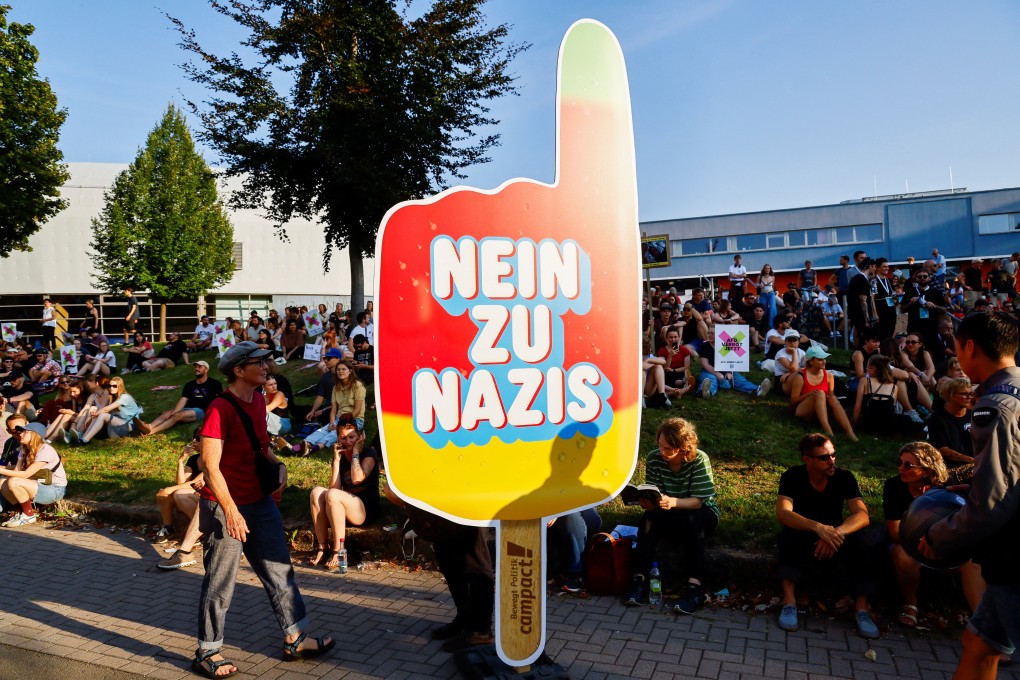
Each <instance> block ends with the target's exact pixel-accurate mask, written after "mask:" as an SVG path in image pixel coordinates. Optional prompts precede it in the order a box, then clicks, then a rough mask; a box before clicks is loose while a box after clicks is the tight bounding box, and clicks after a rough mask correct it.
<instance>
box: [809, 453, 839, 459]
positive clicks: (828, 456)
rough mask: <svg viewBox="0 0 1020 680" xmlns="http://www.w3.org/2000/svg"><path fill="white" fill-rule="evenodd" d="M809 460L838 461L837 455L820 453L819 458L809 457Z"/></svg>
mask: <svg viewBox="0 0 1020 680" xmlns="http://www.w3.org/2000/svg"><path fill="white" fill-rule="evenodd" d="M808 458H814V459H815V460H836V454H835V453H820V454H818V455H817V456H808Z"/></svg>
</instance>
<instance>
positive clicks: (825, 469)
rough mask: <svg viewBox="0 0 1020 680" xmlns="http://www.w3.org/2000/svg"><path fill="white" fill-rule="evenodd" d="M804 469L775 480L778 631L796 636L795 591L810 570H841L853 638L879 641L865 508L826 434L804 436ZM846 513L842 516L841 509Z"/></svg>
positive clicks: (801, 453) (801, 441)
mask: <svg viewBox="0 0 1020 680" xmlns="http://www.w3.org/2000/svg"><path fill="white" fill-rule="evenodd" d="M798 449H799V451H800V457H801V460H802V461H804V464H803V465H798V466H796V467H792V468H790V469H789V470H787V471H786V472H784V473H783V475H782V477H780V479H779V495H778V499H777V501H776V519H778V520H779V523H780V524H781V525H782V527H783V528H782V530H781V531H780V532H779V540H778V546H779V577H780V578H781V579H782V582H783V607H782V610H781V611H780V614H779V627H780V628H782V629H783V630H786V631H794V630H797V628H798V626H799V624H798V621H797V597H796V593H795V587H796V584H797V582H798V581H799V580H800V578H801V575H802V573H803V572H804V570H805V569H807V568H808V567H812V566H814V567H821V566H832V565H837V564H845V565H846V567H847V568H848V570H849V578H850V579H851V580H852V581H853V590H854V597H855V599H856V602H855V604H856V615H855V622H856V624H857V633H858V634H859V635H860V636H861V637H864V638H868V639H876V638H878V626H876V625H875V622H874V621H873V620H872V618H871V615H870V614H869V612H868V595H870V594H871V593H872V591H873V579H872V563H873V560H871V559H870V557H871V556H870V553H869V547H868V545H867V543H866V538H865V533H866V532H865V530H866V529H867V528H868V523H869V518H868V506H867V505H865V504H864V499H863V498H862V497H861V490H860V487H859V486H858V485H857V478H856V477H854V475H853V473H852V472H850V471H849V470H843V469H841V468H837V467H836V449H835V447H834V446H833V445H832V440H831V439H829V438H828V437H827V436H826V435H824V434H819V433H813V434H807V435H804V437H802V438H801V440H800V444H799V445H798ZM844 503H846V505H847V507H848V508H849V510H850V514H849V515H848V516H847V517H844V516H843V504H844Z"/></svg>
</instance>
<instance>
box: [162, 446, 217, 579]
mask: <svg viewBox="0 0 1020 680" xmlns="http://www.w3.org/2000/svg"><path fill="white" fill-rule="evenodd" d="M201 456H202V435H201V434H200V431H198V430H196V431H195V437H194V438H193V439H192V440H191V441H190V442H188V445H187V446H185V447H184V451H182V452H181V455H180V456H178V458H177V475H176V483H175V484H174V485H173V486H168V487H165V488H162V489H160V490H159V491H157V492H156V505H157V506H159V514H160V516H161V518H162V520H163V526H162V527H160V529H159V531H158V532H157V533H156V536H155V537H154V538H153V540H152V542H153V543H155V544H157V545H162V544H164V543H167V542H169V541H170V539H171V538H173V535H174V510H179V511H180V512H182V513H184V515H185V516H187V517H188V528H187V529H185V531H184V537H183V538H182V539H181V544H180V546H179V547H178V548H177V551H176V552H174V553H173V554H172V555H170V557H168V558H166V559H165V560H161V561H160V562H159V563H158V564H156V566H157V567H159V568H160V569H167V570H169V569H180V568H181V567H189V566H191V565H192V564H195V563H196V562H198V559H197V558H196V557H194V556H192V553H191V551H192V550H193V549H194V547H195V545H196V544H197V543H198V540H199V539H200V538H201V537H202V531H201V530H200V529H199V528H198V519H199V514H198V512H197V511H198V499H199V495H198V492H199V491H201V489H202V487H203V486H205V477H204V476H203V475H202V472H201V470H199V458H201Z"/></svg>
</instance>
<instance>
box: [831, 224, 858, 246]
mask: <svg viewBox="0 0 1020 680" xmlns="http://www.w3.org/2000/svg"><path fill="white" fill-rule="evenodd" d="M856 242H857V240H856V238H855V237H854V228H853V227H836V243H838V244H840V245H843V244H844V243H856Z"/></svg>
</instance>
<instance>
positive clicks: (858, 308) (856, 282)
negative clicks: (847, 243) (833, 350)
mask: <svg viewBox="0 0 1020 680" xmlns="http://www.w3.org/2000/svg"><path fill="white" fill-rule="evenodd" d="M860 266H861V267H862V271H861V273H860V274H857V275H856V276H854V277H853V278H852V279H850V284H849V288H848V293H847V303H846V304H847V314H848V315H849V317H850V325H851V326H852V327H853V333H854V347H860V344H861V338H862V337H863V333H864V331H865V329H867V328H871V327H872V326H877V325H878V312H877V311H876V310H875V298H874V296H873V295H872V291H871V279H872V278H873V277H874V276H875V262H874V261H873V260H871V259H870V258H865V259H863V260H861V263H860Z"/></svg>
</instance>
